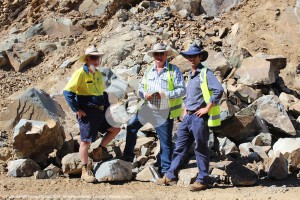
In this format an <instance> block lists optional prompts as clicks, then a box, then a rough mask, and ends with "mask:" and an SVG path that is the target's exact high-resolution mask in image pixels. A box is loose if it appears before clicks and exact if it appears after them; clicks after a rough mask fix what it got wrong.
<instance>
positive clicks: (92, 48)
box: [79, 46, 105, 63]
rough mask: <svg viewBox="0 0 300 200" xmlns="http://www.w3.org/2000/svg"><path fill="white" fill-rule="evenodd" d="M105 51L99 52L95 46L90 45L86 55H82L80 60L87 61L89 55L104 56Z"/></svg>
mask: <svg viewBox="0 0 300 200" xmlns="http://www.w3.org/2000/svg"><path fill="white" fill-rule="evenodd" d="M104 54H105V53H103V52H99V51H98V49H97V48H96V47H95V46H90V47H88V48H86V50H85V53H84V55H82V56H80V58H79V62H82V63H85V62H86V57H87V56H99V57H101V56H103V55H104Z"/></svg>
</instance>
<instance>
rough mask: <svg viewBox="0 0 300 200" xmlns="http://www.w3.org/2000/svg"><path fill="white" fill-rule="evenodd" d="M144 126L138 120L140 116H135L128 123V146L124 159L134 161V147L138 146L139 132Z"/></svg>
mask: <svg viewBox="0 0 300 200" xmlns="http://www.w3.org/2000/svg"><path fill="white" fill-rule="evenodd" d="M142 126H143V125H142V124H141V123H140V121H139V119H138V115H133V116H132V118H131V119H130V120H129V122H128V126H127V135H126V144H125V148H124V153H123V159H124V160H126V161H129V162H132V161H133V159H134V156H135V155H134V147H135V145H136V139H137V132H138V131H139V129H140V128H141V127H142Z"/></svg>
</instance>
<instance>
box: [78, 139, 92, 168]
mask: <svg viewBox="0 0 300 200" xmlns="http://www.w3.org/2000/svg"><path fill="white" fill-rule="evenodd" d="M90 144H91V143H90V142H80V147H79V154H80V159H81V164H82V165H87V164H88V150H89V147H90Z"/></svg>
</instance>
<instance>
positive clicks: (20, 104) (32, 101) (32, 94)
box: [0, 88, 65, 130]
mask: <svg viewBox="0 0 300 200" xmlns="http://www.w3.org/2000/svg"><path fill="white" fill-rule="evenodd" d="M13 100H14V101H13V102H12V103H11V104H9V105H8V108H7V109H6V110H5V111H3V112H1V113H0V127H1V128H3V129H5V130H10V129H12V128H13V127H14V126H15V125H16V124H17V123H18V122H19V121H20V119H28V120H37V121H47V120H49V119H54V120H57V121H59V120H60V118H64V117H65V113H64V111H63V110H62V108H61V107H60V105H59V104H58V103H57V102H56V101H54V100H53V99H52V98H51V97H50V96H49V95H48V94H47V93H45V92H44V91H42V90H39V89H35V88H31V89H28V90H26V91H25V92H24V93H22V94H21V95H19V96H15V97H13Z"/></svg>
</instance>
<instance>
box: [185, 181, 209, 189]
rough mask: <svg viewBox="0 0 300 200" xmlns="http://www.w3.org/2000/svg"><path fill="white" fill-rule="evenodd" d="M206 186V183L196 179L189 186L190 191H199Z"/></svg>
mask: <svg viewBox="0 0 300 200" xmlns="http://www.w3.org/2000/svg"><path fill="white" fill-rule="evenodd" d="M206 188H207V185H205V184H203V183H200V182H198V181H195V182H194V183H193V184H191V185H190V186H189V189H190V191H200V190H205V189H206Z"/></svg>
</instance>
